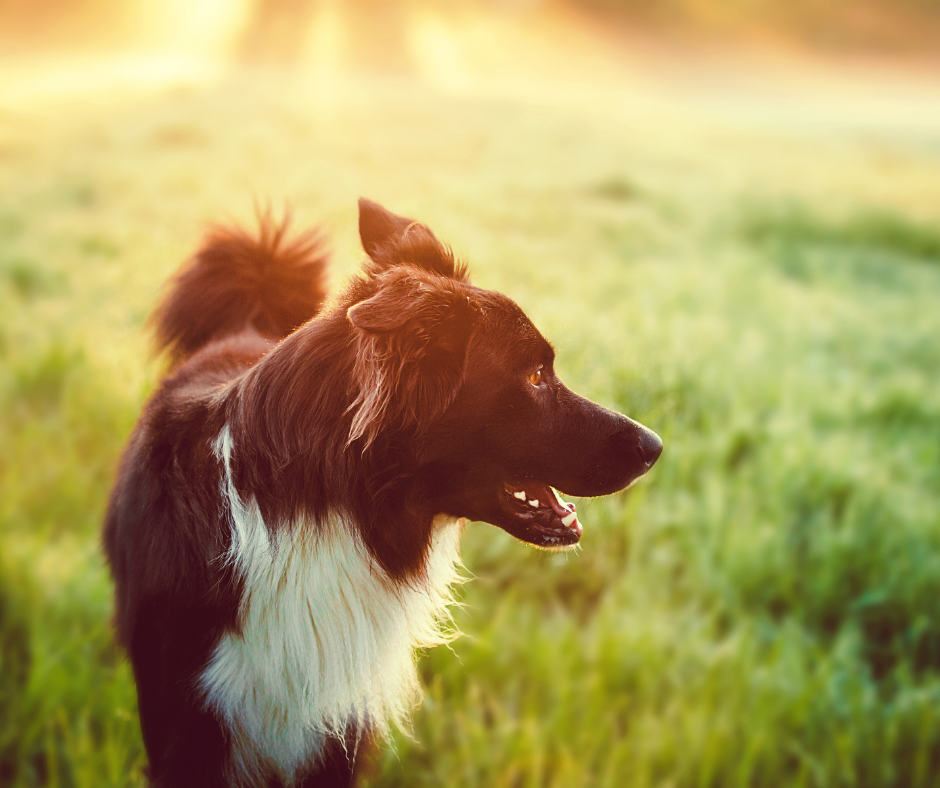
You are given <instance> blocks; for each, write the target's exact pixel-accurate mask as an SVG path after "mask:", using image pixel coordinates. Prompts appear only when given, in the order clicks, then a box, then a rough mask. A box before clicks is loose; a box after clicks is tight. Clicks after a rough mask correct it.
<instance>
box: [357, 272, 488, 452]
mask: <svg viewBox="0 0 940 788" xmlns="http://www.w3.org/2000/svg"><path fill="white" fill-rule="evenodd" d="M378 282H379V287H378V290H377V291H376V292H375V294H374V295H373V296H371V297H370V298H367V299H366V300H364V301H360V302H359V303H357V304H354V305H353V306H351V307H349V309H348V310H347V312H346V316H347V318H348V319H349V322H350V323H351V324H352V325H353V327H354V329H355V334H356V339H357V344H358V347H357V355H356V364H355V368H354V375H355V377H356V378H357V383H358V386H359V393H358V397H357V398H356V400H355V402H354V403H353V406H352V408H351V410H352V411H354V414H355V415H354V416H353V423H352V427H351V430H350V436H349V441H350V442H352V441H354V440H356V439H357V438H359V437H363V436H365V438H366V445H368V444H369V443H371V441H372V439H373V438H374V437H375V435H376V434H378V432H379V431H381V430H382V428H383V427H390V428H393V429H394V428H400V427H407V426H409V425H413V424H420V423H426V422H427V420H429V419H433V418H434V417H436V416H437V415H439V414H440V413H442V412H443V411H444V410H445V409H446V408H447V406H448V405H450V403H451V402H452V401H453V398H454V396H456V393H457V389H458V388H459V386H460V382H461V381H462V380H463V373H464V365H465V361H466V357H467V347H468V344H469V341H470V336H471V334H472V333H473V328H474V323H475V319H476V316H477V314H478V313H479V307H478V305H477V303H476V297H475V295H474V294H473V291H472V288H469V287H467V286H466V285H463V284H462V283H460V282H456V281H454V280H453V279H450V278H446V277H441V276H436V275H434V274H428V273H426V272H425V271H423V270H421V269H419V268H415V267H414V266H397V267H395V268H393V269H390V270H389V271H386V272H385V273H384V274H382V275H380V276H379V277H378Z"/></svg>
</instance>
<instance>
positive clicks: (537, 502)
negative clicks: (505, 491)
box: [529, 498, 539, 508]
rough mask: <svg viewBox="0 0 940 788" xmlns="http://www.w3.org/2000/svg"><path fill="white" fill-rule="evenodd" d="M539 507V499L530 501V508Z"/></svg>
mask: <svg viewBox="0 0 940 788" xmlns="http://www.w3.org/2000/svg"><path fill="white" fill-rule="evenodd" d="M538 505H539V499H538V498H536V499H535V500H534V501H529V506H532V507H534V508H537V507H538Z"/></svg>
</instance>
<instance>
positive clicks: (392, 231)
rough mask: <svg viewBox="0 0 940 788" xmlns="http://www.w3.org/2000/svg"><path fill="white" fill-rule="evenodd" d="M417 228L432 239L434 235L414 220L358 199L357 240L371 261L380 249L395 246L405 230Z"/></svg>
mask: <svg viewBox="0 0 940 788" xmlns="http://www.w3.org/2000/svg"><path fill="white" fill-rule="evenodd" d="M419 227H420V228H421V230H423V231H424V232H425V233H427V234H428V235H430V236H431V237H432V238H434V234H433V233H432V232H431V231H430V230H429V229H428V228H427V227H425V226H424V225H423V224H419V223H418V222H416V221H415V220H414V219H408V218H406V217H404V216H399V215H398V214H395V213H392V212H391V211H388V210H386V209H385V208H383V207H382V206H381V205H379V204H378V203H377V202H372V200H367V199H366V198H365V197H360V198H359V240H361V241H362V248H363V249H365V251H366V254H367V255H369V257H371V258H372V259H373V260H374V259H375V254H376V252H378V251H379V250H380V249H381V248H382V247H386V246H394V245H397V244H398V243H399V242H400V241H401V239H402V238H403V237H404V235H405V231H406V230H408V229H409V228H412V229H417V228H419ZM435 240H437V239H435Z"/></svg>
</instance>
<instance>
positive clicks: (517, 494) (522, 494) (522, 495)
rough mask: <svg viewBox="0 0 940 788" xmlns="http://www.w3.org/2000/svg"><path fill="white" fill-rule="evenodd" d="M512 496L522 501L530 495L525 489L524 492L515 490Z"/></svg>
mask: <svg viewBox="0 0 940 788" xmlns="http://www.w3.org/2000/svg"><path fill="white" fill-rule="evenodd" d="M512 497H513V498H518V499H519V500H520V501H524V500H525V499H526V498H527V497H528V496H527V495H526V494H525V490H523V491H522V492H514V493H513V494H512Z"/></svg>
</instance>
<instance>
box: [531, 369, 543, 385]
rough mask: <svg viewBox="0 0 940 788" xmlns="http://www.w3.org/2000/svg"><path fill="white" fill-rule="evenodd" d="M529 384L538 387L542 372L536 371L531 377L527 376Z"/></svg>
mask: <svg viewBox="0 0 940 788" xmlns="http://www.w3.org/2000/svg"><path fill="white" fill-rule="evenodd" d="M529 383H531V384H532V385H533V386H539V385H541V383H542V370H540V369H537V370H535V372H533V373H532V374H531V375H529Z"/></svg>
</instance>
